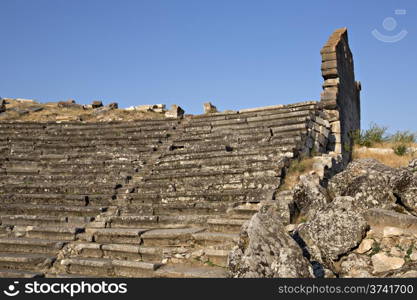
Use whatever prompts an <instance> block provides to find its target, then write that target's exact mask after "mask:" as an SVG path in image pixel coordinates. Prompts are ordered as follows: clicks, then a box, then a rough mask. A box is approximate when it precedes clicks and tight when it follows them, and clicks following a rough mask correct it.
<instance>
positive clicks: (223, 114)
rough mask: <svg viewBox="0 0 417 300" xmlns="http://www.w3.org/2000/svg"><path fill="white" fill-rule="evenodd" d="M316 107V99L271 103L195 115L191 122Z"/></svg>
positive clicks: (285, 112) (288, 111) (284, 112)
mask: <svg viewBox="0 0 417 300" xmlns="http://www.w3.org/2000/svg"><path fill="white" fill-rule="evenodd" d="M316 107H317V101H305V102H299V103H293V104H286V105H273V106H266V107H257V108H249V109H242V110H240V111H238V112H232V113H230V112H220V113H214V114H209V115H206V114H203V115H195V116H192V117H191V122H205V121H207V120H227V119H236V118H242V117H249V116H251V117H252V116H266V115H270V114H279V113H282V114H287V113H290V112H295V111H303V110H313V109H315V108H316Z"/></svg>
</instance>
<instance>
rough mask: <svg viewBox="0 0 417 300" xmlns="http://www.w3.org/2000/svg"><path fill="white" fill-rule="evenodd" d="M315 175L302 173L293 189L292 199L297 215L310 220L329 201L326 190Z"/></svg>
mask: <svg viewBox="0 0 417 300" xmlns="http://www.w3.org/2000/svg"><path fill="white" fill-rule="evenodd" d="M319 181H320V178H319V177H318V176H317V175H310V174H309V175H302V176H300V182H299V183H298V184H297V185H296V186H295V187H294V189H293V193H292V196H293V201H294V203H295V206H296V208H297V210H298V211H299V215H300V216H302V217H304V218H305V219H307V220H310V219H311V218H313V217H314V215H315V214H316V213H317V212H318V211H320V210H321V209H322V208H324V207H325V206H326V205H327V204H328V203H329V202H330V200H329V197H328V195H327V191H326V189H325V188H323V187H322V186H321V185H320V182H319Z"/></svg>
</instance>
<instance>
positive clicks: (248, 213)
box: [227, 203, 262, 219]
mask: <svg viewBox="0 0 417 300" xmlns="http://www.w3.org/2000/svg"><path fill="white" fill-rule="evenodd" d="M261 205H262V204H261V203H243V204H239V205H237V206H235V207H233V208H230V209H229V210H228V211H227V213H228V215H229V216H230V218H237V219H240V218H250V217H252V216H253V215H254V214H255V213H257V212H258V210H259V208H260V207H261Z"/></svg>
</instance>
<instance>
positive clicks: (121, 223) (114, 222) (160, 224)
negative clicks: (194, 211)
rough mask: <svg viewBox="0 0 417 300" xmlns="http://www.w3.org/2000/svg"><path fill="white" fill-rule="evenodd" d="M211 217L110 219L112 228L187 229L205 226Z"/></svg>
mask: <svg viewBox="0 0 417 300" xmlns="http://www.w3.org/2000/svg"><path fill="white" fill-rule="evenodd" d="M209 218H212V216H211V215H137V216H118V217H108V218H107V219H106V223H107V224H108V225H109V226H110V227H111V228H134V227H136V228H160V229H168V228H171V229H175V228H185V227H189V226H190V225H194V226H198V225H200V226H203V225H205V224H206V223H207V220H208V219H209Z"/></svg>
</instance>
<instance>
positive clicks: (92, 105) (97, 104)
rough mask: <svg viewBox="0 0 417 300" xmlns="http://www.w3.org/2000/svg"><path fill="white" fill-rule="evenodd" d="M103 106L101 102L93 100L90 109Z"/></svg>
mask: <svg viewBox="0 0 417 300" xmlns="http://www.w3.org/2000/svg"><path fill="white" fill-rule="evenodd" d="M102 106H103V102H101V101H100V100H95V101H93V103H91V107H92V108H99V107H102Z"/></svg>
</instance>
